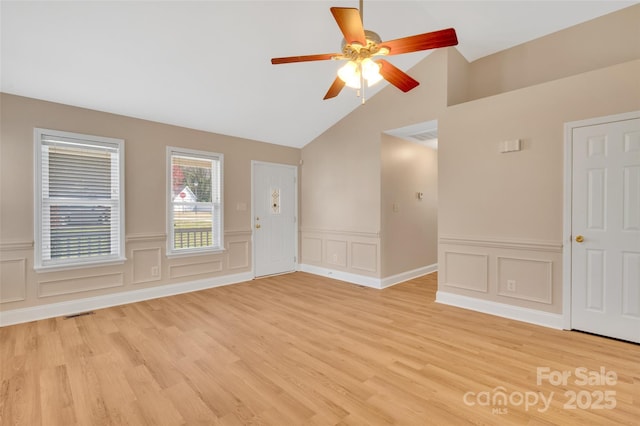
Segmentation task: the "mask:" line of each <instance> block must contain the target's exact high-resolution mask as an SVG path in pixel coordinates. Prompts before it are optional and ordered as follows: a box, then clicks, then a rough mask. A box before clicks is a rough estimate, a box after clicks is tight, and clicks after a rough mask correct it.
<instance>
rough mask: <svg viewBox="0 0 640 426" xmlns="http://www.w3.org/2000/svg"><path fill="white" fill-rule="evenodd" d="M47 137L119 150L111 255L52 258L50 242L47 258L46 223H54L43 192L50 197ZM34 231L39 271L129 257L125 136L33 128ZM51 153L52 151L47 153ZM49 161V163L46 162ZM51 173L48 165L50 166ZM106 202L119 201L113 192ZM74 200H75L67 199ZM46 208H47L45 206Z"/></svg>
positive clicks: (89, 264) (112, 176)
mask: <svg viewBox="0 0 640 426" xmlns="http://www.w3.org/2000/svg"><path fill="white" fill-rule="evenodd" d="M47 137H52V138H55V139H56V140H61V141H63V140H64V142H62V143H64V144H71V145H74V146H78V145H83V146H90V147H92V148H100V149H103V150H104V151H105V152H109V153H110V154H111V155H113V153H115V154H117V159H118V160H117V176H115V177H117V182H118V183H117V186H116V185H114V184H113V178H114V175H113V173H114V169H113V167H114V166H113V164H111V166H110V169H111V174H112V175H111V178H112V182H111V184H112V194H113V192H117V197H116V198H117V207H118V209H117V211H118V226H117V229H114V227H113V224H112V225H111V226H110V228H111V253H110V254H109V255H100V256H96V257H83V258H80V259H71V260H69V259H66V260H60V259H51V258H50V253H49V251H50V248H49V247H50V244H49V245H48V246H47V253H48V254H47V256H46V257H47V258H44V259H43V241H42V239H43V235H42V234H43V229H42V228H43V226H47V227H50V223H49V220H48V219H47V220H46V221H44V222H43V218H42V214H43V203H44V201H43V198H45V196H44V195H43V192H44V193H46V194H47V195H46V198H47V199H49V197H48V188H46V187H44V188H43V180H44V177H43V157H42V156H43V153H42V148H43V143H44V139H46V138H47ZM33 150H34V153H33V184H34V188H33V197H34V198H33V200H34V202H33V206H34V210H33V235H34V248H35V249H34V262H33V263H34V270H35V271H45V270H65V269H75V268H84V267H89V266H93V265H95V266H100V264H101V263H104V262H108V263H110V262H116V263H117V262H121V261H122V262H123V261H124V260H126V259H125V258H124V256H125V250H126V244H125V229H126V224H125V200H126V195H125V176H124V174H125V155H124V150H125V141H124V139H117V138H108V137H104V136H95V135H85V134H81V133H72V132H65V131H60V130H52V129H44V128H39V127H35V128H34V129H33ZM47 155H48V154H47ZM45 164H48V163H47V162H45ZM47 173H48V169H47ZM79 201H80V202H83V201H84V202H86V201H87V200H86V199H79ZM79 201H78V200H74V201H73V203H74V204H75V203H78V202H79ZM102 201H103V202H107V203H108V204H110V205H112V206H113V205H114V204H116V201H114V198H113V195H112V196H111V199H110V200H104V199H103V200H102ZM67 202H70V203H71V202H72V201H67ZM45 211H46V209H45ZM114 240H117V245H115V244H114Z"/></svg>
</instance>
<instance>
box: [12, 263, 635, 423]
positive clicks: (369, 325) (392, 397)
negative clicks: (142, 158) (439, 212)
mask: <svg viewBox="0 0 640 426" xmlns="http://www.w3.org/2000/svg"><path fill="white" fill-rule="evenodd" d="M435 290H436V282H435V274H432V275H430V276H426V277H422V278H419V279H415V280H412V281H409V282H407V283H403V284H400V285H397V286H395V287H391V288H388V289H386V290H374V289H368V288H363V287H359V286H356V285H352V284H346V283H342V282H339V281H332V280H329V279H325V278H322V277H317V276H313V275H309V274H305V273H294V274H290V275H283V276H278V277H272V278H265V279H261V280H256V281H252V282H248V283H243V284H238V285H233V286H228V287H220V288H216V289H211V290H207V291H201V292H197V293H191V294H185V295H180V296H174V297H168V298H163V299H157V300H152V301H148V302H142V303H135V304H131V305H126V306H121V307H115V308H110V309H103V310H99V311H96V313H95V314H94V315H89V316H83V317H78V318H74V319H66V320H65V319H63V318H55V319H50V320H44V321H37V322H32V323H28V324H21V325H16V326H10V327H4V328H2V329H0V344H1V347H0V353H1V361H2V365H1V375H0V378H1V379H2V381H1V386H2V387H1V388H0V397H1V400H0V404H1V405H0V415H1V417H0V424H2V425H7V426H8V425H28V426H34V425H40V424H42V425H64V426H70V425H83V426H85V425H91V426H93V425H107V424H110V425H180V424H191V425H218V424H220V425H246V424H252V425H254V424H256V425H257V424H270V425H278V426H286V425H347V424H354V425H355V424H358V425H384V424H398V425H400V424H401V425H449V424H451V425H461V424H467V423H472V424H496V425H497V424H500V425H505V424H531V425H533V424H535V425H551V424H558V425H573V424H584V425H606V424H611V425H621V424H628V425H638V424H640V346H639V345H633V344H630V343H624V342H620V341H616V340H609V339H605V338H601V337H596V336H591V335H587V334H582V333H575V332H567V331H558V330H552V329H547V328H543V327H537V326H533V325H529V324H524V323H519V322H516V321H510V320H506V319H501V318H497V317H492V316H489V315H483V314H480V313H475V312H471V311H466V310H462V309H457V308H453V307H449V306H444V305H439V304H436V303H435V302H434V299H435ZM538 367H548V368H549V370H548V371H549V372H556V371H557V372H564V371H569V372H571V374H572V376H571V377H569V378H568V380H567V384H566V385H562V384H558V385H557V386H554V385H552V384H550V383H549V382H548V380H544V381H543V383H542V384H541V385H538V384H537V368H538ZM581 367H583V368H585V369H587V370H588V371H600V368H601V367H603V368H604V369H605V370H607V371H612V372H615V373H616V375H617V378H616V379H615V384H611V382H610V383H609V384H605V385H601V386H597V385H592V386H579V385H578V384H576V380H579V377H576V376H575V373H576V369H577V368H581ZM594 374H595V373H594ZM610 380H611V378H610ZM500 392H503V393H504V394H505V395H507V397H508V398H509V399H507V402H506V404H505V405H499V402H500V401H498V400H496V401H495V402H496V404H493V403H492V402H491V400H490V399H489V400H488V399H487V397H493V396H494V395H496V394H498V393H500ZM567 392H568V393H567ZM571 392H575V395H576V397H577V400H576V401H574V406H575V409H570V407H571ZM599 392H600V393H599ZM611 392H614V394H612V393H611ZM551 393H553V396H551V404H550V407H549V408H548V409H547V410H546V411H545V409H544V404H543V403H542V402H541V401H539V402H538V404H536V405H533V402H534V395H538V397H539V396H540V394H542V395H544V396H545V398H547V399H548V398H549V396H550V395H551ZM465 395H466V398H465ZM612 395H613V398H612ZM521 398H529V400H530V402H531V404H532V405H531V406H530V407H528V409H527V408H526V407H525V405H524V404H523V403H522V399H521ZM598 400H599V406H600V407H605V406H610V405H612V404H613V403H615V404H616V407H615V408H614V409H606V408H596V407H597V406H598V404H596V405H595V406H593V408H580V407H579V404H581V405H582V406H583V407H587V403H598ZM567 403H568V404H569V407H565V404H567ZM472 404H475V405H472ZM589 407H591V405H589Z"/></svg>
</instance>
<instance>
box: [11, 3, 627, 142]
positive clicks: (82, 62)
mask: <svg viewBox="0 0 640 426" xmlns="http://www.w3.org/2000/svg"><path fill="white" fill-rule="evenodd" d="M635 3H638V2H637V1H614V0H605V1H581V0H572V1H396V0H388V1H378V0H371V1H367V0H365V2H364V24H365V28H367V29H371V30H374V31H376V32H377V33H378V34H380V36H381V37H382V39H383V40H391V39H395V38H400V37H405V36H409V35H413V34H420V33H425V32H430V31H435V30H439V29H443V28H448V27H454V28H455V29H456V31H457V34H458V39H459V45H458V46H457V49H458V50H459V51H460V53H461V54H462V55H463V56H464V57H465V58H466V59H467V60H468V61H474V60H476V59H479V58H481V57H484V56H486V55H489V54H492V53H495V52H498V51H500V50H504V49H506V48H509V47H511V46H515V45H518V44H521V43H524V42H526V41H528V40H532V39H535V38H538V37H541V36H543V35H546V34H549V33H552V32H555V31H558V30H560V29H563V28H566V27H569V26H573V25H575V24H578V23H580V22H584V21H587V20H589V19H593V18H595V17H598V16H601V15H604V14H607V13H610V12H613V11H615V10H618V9H622V8H624V7H627V6H630V5H632V4H635ZM332 6H340V7H356V8H357V7H358V1H356V0H350V1H338V0H336V1H328V0H323V1H304V0H301V1H268V0H262V1H260V0H258V1H237V0H236V1H198V2H187V1H119V2H116V1H69V2H58V1H42V2H35V1H6V0H2V2H1V6H0V7H1V9H0V14H1V16H0V19H1V25H2V27H1V37H2V39H1V48H2V52H1V68H0V71H1V75H0V89H1V90H2V91H3V92H5V93H11V94H16V95H21V96H27V97H33V98H38V99H43V100H48V101H53V102H60V103H64V104H69V105H74V106H80V107H86V108H91V109H96V110H100V111H106V112H111V113H116V114H123V115H127V116H131V117H137V118H142V119H147V120H153V121H158V122H163V123H168V124H174V125H178V126H184V127H189V128H193V129H199V130H205V131H210V132H214V133H221V134H226V135H232V136H238V137H243V138H249V139H254V140H259V141H264V142H269V143H275V144H279V145H287V146H293V147H302V146H304V145H306V144H307V143H309V142H310V141H312V140H313V139H314V138H315V137H317V136H318V135H320V134H321V133H323V132H324V131H325V130H326V129H328V128H329V127H331V126H332V125H333V124H335V123H336V122H337V121H339V120H340V119H341V118H343V117H344V116H345V115H347V114H349V113H350V112H351V111H353V110H354V109H355V108H357V107H359V106H360V100H359V99H358V98H357V97H356V95H355V91H353V90H351V89H345V90H343V91H342V93H341V94H340V95H339V96H338V97H337V98H334V99H331V100H326V101H323V100H322V98H323V96H324V94H325V92H326V91H327V89H328V88H329V86H330V84H331V82H332V81H333V80H334V78H335V75H336V71H337V69H338V68H339V66H340V64H339V63H338V62H335V61H322V62H307V63H296V64H286V65H277V66H274V65H271V63H270V58H272V57H282V56H294V55H305V54H314V53H332V52H339V51H340V43H341V40H342V35H341V33H340V31H339V29H338V27H337V25H336V22H335V21H334V19H333V17H332V15H331V13H330V12H329V8H330V7H332ZM428 54H429V52H419V53H410V54H405V55H399V56H393V57H389V58H388V60H389V61H390V62H392V63H393V64H394V65H396V66H397V67H399V68H401V69H403V70H408V69H410V68H411V67H412V66H413V65H415V64H416V63H417V62H419V61H420V60H422V59H423V58H425V57H426V55H428ZM385 86H387V83H386V82H383V83H381V84H378V85H377V86H374V87H373V88H371V89H369V91H368V93H367V96H368V97H371V96H373V95H375V93H377V92H378V91H379V90H380V89H382V88H383V87H385ZM394 90H395V88H394Z"/></svg>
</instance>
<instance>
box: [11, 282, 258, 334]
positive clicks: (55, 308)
mask: <svg viewBox="0 0 640 426" xmlns="http://www.w3.org/2000/svg"><path fill="white" fill-rule="evenodd" d="M252 279H253V272H244V273H241V274H234V275H223V276H220V277H214V278H207V279H203V280H197V281H189V282H184V283H178V284H168V285H163V286H158V287H150V288H143V289H140V290H132V291H126V292H120V293H113V294H106V295H104V296H96V297H87V298H84V299H77V300H69V301H66V302H59V303H50V304H47V305H39V306H32V307H28V308H21V309H13V310H9V311H1V312H0V327H4V326H7V325H13V324H19V323H23V322H30V321H36V320H41V319H46V318H54V317H59V316H62V315H73V314H77V313H79V312H87V311H91V310H94V309H103V308H109V307H111V306H118V305H126V304H128V303H134V302H142V301H144V300H150V299H157V298H159V297H166V296H173V295H176V294H182V293H190V292H192V291H198V290H205V289H208V288H214V287H220V286H224V285H230V284H237V283H241V282H245V281H251V280H252Z"/></svg>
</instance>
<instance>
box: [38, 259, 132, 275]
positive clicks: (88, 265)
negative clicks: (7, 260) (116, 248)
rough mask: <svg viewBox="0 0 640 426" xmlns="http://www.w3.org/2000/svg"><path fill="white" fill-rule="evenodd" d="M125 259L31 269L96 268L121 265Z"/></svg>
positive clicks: (64, 269)
mask: <svg viewBox="0 0 640 426" xmlns="http://www.w3.org/2000/svg"><path fill="white" fill-rule="evenodd" d="M126 260H127V258H125V257H121V258H118V259H109V260H103V261H97V262H87V263H67V264H58V265H45V266H35V267H34V268H33V270H34V271H36V272H38V273H40V272H58V271H70V270H72V269H86V268H98V267H101V266H113V265H123V264H124V262H126Z"/></svg>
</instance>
